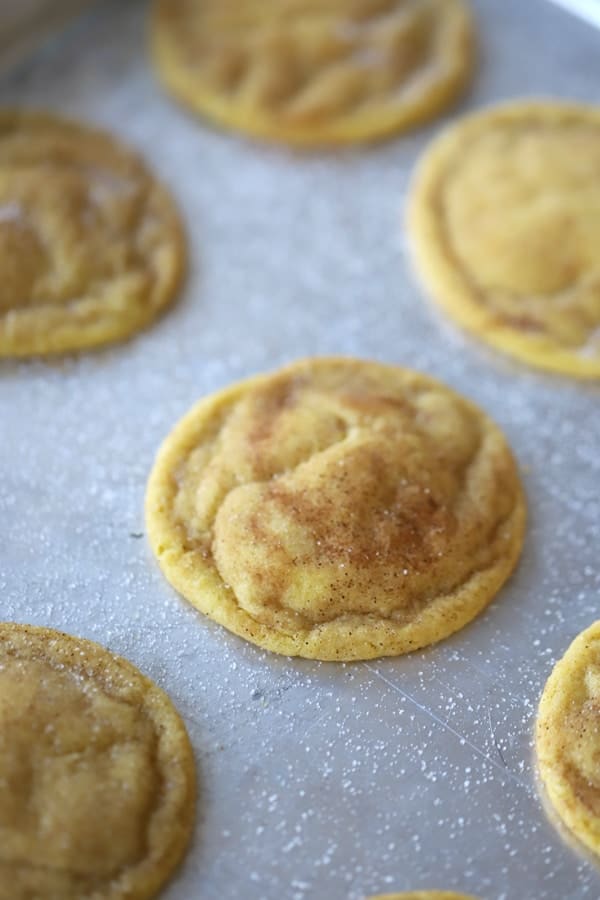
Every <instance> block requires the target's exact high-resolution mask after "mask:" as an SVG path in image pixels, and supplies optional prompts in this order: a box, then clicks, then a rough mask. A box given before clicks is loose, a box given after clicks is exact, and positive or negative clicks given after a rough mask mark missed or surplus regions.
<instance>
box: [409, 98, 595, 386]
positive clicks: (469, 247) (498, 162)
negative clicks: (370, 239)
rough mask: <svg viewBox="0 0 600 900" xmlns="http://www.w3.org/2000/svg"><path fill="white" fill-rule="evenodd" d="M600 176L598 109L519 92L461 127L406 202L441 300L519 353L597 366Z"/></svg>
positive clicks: (556, 364) (430, 158)
mask: <svg viewBox="0 0 600 900" xmlns="http://www.w3.org/2000/svg"><path fill="white" fill-rule="evenodd" d="M599 175H600V108H596V107H591V106H583V105H575V104H565V103H552V102H550V101H548V102H519V103H511V104H507V105H504V106H500V107H496V108H493V107H492V108H491V109H489V110H486V111H484V112H482V113H478V114H476V115H474V116H469V117H468V118H465V119H464V120H463V121H461V122H459V123H458V124H457V125H454V126H453V127H452V128H451V129H449V130H448V131H447V132H446V133H444V134H443V135H442V136H441V137H440V138H438V139H437V140H436V141H435V142H434V143H433V145H432V146H431V148H430V149H429V150H428V151H427V152H426V154H425V156H424V158H423V160H422V162H421V163H420V164H419V166H418V168H417V174H416V177H415V181H414V185H413V189H412V196H411V201H410V206H409V230H410V232H411V236H412V239H413V249H414V252H415V260H416V264H417V269H418V270H419V272H420V274H421V275H422V277H423V279H424V282H425V284H426V286H427V287H428V288H429V290H430V291H431V293H432V296H433V298H434V299H435V300H436V301H437V302H438V303H439V304H440V305H441V306H442V307H443V308H444V309H445V310H447V312H448V313H449V314H450V315H451V316H452V317H453V318H454V319H455V320H456V321H457V322H458V323H459V324H460V325H462V326H463V327H465V328H467V329H468V330H470V331H472V332H474V333H475V334H476V335H477V336H479V337H480V338H482V339H483V340H485V341H487V342H489V343H490V344H492V345H493V346H495V347H497V348H498V349H500V350H503V351H504V352H506V353H509V354H511V355H512V356H515V357H517V358H519V359H521V360H523V361H525V362H527V363H530V364H532V365H534V366H538V367H540V368H544V369H551V370H555V371H558V372H563V373H564V374H568V375H573V376H577V377H582V378H592V377H598V376H600V257H599V255H598V247H599V246H600V177H599Z"/></svg>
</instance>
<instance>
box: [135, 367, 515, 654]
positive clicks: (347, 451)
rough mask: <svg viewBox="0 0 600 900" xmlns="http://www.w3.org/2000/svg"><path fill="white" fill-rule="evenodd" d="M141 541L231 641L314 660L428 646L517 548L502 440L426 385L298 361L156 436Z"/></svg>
mask: <svg viewBox="0 0 600 900" xmlns="http://www.w3.org/2000/svg"><path fill="white" fill-rule="evenodd" d="M146 511H147V525H148V535H149V539H150V542H151V545H152V548H153V550H154V552H155V553H156V555H157V557H158V560H159V563H160V566H161V568H162V570H163V572H164V573H165V575H166V577H167V578H168V579H169V581H170V582H171V584H172V585H173V586H174V587H175V588H177V590H179V591H180V592H181V593H182V594H183V595H184V596H185V597H186V598H187V599H188V600H189V601H190V602H191V603H193V604H194V605H195V606H197V607H198V609H200V610H201V611H202V612H204V613H206V614H207V615H209V616H210V617H211V618H213V619H215V620H216V621H217V622H220V623H221V624H222V625H225V626H226V627H227V628H229V629H230V630H231V631H234V632H235V633H236V634H239V635H241V636H242V637H244V638H246V639H248V640H250V641H252V642H254V643H256V644H259V645H260V646H261V647H265V648H267V649H269V650H274V651H275V652H278V653H284V654H289V655H298V656H306V657H314V658H318V659H332V660H350V659H369V658H372V657H376V656H386V655H395V654H399V653H406V652H408V651H410V650H415V649H416V648H418V647H423V646H425V645H426V644H430V643H432V642H434V641H439V640H441V639H442V638H444V637H446V636H447V635H449V634H451V633H452V632H453V631H456V630H457V629H459V628H461V627H462V626H463V625H465V623H466V622H468V621H469V620H470V619H472V618H473V616H475V615H476V614H477V613H478V612H479V611H480V610H481V609H483V607H484V606H485V605H486V604H487V603H489V602H490V600H491V599H492V597H493V596H494V594H495V593H496V592H497V591H498V589H499V588H500V587H501V585H502V584H503V583H504V581H505V580H506V579H507V578H508V576H509V575H510V573H511V571H512V569H513V568H514V566H515V564H516V561H517V558H518V556H519V553H520V550H521V545H522V541H523V530H524V521H525V504H524V499H523V494H522V491H521V486H520V482H519V477H518V474H517V470H516V467H515V463H514V461H513V458H512V455H511V453H510V450H509V448H508V446H507V444H506V441H505V439H504V437H503V436H502V434H501V433H500V431H499V430H498V428H497V427H496V426H495V425H494V424H493V422H491V421H490V419H488V418H487V416H485V415H484V414H483V413H482V412H481V411H480V410H479V409H478V408H477V407H475V406H474V405H473V404H471V403H469V402H468V401H466V400H464V399H463V398H462V397H460V396H458V395H457V394H455V393H454V392H453V391H451V390H450V389H449V388H447V387H445V386H444V385H442V384H440V383H438V382H436V381H433V380H432V379H431V378H428V377H426V376H424V375H419V374H417V373H415V372H409V371H407V370H404V369H400V368H396V367H394V366H385V365H380V364H378V363H369V362H362V361H360V360H353V359H342V358H332V359H328V358H324V359H307V360H303V361H300V362H296V363H294V364H293V365H290V366H288V367H287V368H285V369H282V370H280V371H278V372H275V373H273V374H270V375H265V376H262V377H257V378H252V379H250V380H248V381H243V382H241V383H239V384H235V385H233V386H232V387H230V388H228V389H226V390H223V391H220V392H219V393H217V394H214V395H213V396H211V397H208V398H206V399H205V400H202V401H201V402H200V403H199V404H198V405H197V406H196V407H195V408H193V409H192V410H191V412H190V413H189V414H188V415H187V416H185V418H184V419H183V420H182V421H181V422H180V423H179V424H178V425H177V426H176V427H175V429H174V431H173V432H172V433H171V434H170V435H169V437H168V438H167V439H166V441H165V443H164V444H163V446H162V448H161V450H160V452H159V454H158V458H157V460H156V463H155V466H154V469H153V472H152V474H151V477H150V481H149V486H148V493H147V502H146Z"/></svg>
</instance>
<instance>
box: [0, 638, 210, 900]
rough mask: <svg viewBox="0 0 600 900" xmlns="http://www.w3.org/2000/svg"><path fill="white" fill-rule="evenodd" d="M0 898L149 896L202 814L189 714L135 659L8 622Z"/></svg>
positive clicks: (2, 653) (0, 736)
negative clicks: (185, 718) (184, 716)
mask: <svg viewBox="0 0 600 900" xmlns="http://www.w3.org/2000/svg"><path fill="white" fill-rule="evenodd" d="M0 783H2V803H1V804H0V900H31V898H34V897H43V898H44V900H86V898H90V900H125V898H127V900H143V898H149V897H154V896H155V895H156V893H157V891H158V889H159V888H160V886H161V885H162V884H163V883H164V882H165V881H166V880H167V878H168V877H169V875H170V874H171V872H172V871H173V869H174V868H175V867H176V866H177V864H178V863H179V861H180V859H181V857H182V855H183V853H184V851H185V848H186V845H187V843H188V841H189V837H190V833H191V830H192V826H193V819H194V802H195V774H194V760H193V755H192V750H191V747H190V744H189V740H188V737H187V733H186V730H185V727H184V725H183V722H182V721H181V719H180V717H179V715H178V714H177V712H176V710H175V709H174V707H173V706H172V704H171V701H170V700H169V698H168V697H167V695H166V694H165V693H163V691H161V690H160V689H159V688H158V687H156V685H154V684H153V683H152V682H151V681H149V680H148V679H147V678H145V677H144V676H143V675H142V674H141V672H139V671H138V670H137V669H136V668H135V667H134V666H133V665H132V664H131V663H129V662H127V661H126V660H124V659H122V658H120V657H117V656H115V655H113V654H112V653H110V652H109V651H108V650H105V649H104V648H103V647H100V646H99V645H98V644H94V643H91V642H90V641H86V640H83V639H80V638H74V637H71V636H69V635H66V634H62V633H61V632H58V631H53V630H51V629H49V628H38V627H32V626H27V625H17V624H9V623H5V624H0Z"/></svg>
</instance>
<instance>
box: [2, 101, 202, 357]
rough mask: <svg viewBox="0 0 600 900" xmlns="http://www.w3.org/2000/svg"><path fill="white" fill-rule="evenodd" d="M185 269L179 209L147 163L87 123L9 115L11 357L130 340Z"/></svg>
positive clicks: (6, 299) (7, 340)
mask: <svg viewBox="0 0 600 900" xmlns="http://www.w3.org/2000/svg"><path fill="white" fill-rule="evenodd" d="M183 264H184V241H183V232H182V228H181V224H180V221H179V217H178V214H177V211H176V209H175V207H174V204H173V201H172V200H171V198H170V196H169V195H168V194H167V192H166V191H165V189H164V188H163V187H162V186H161V185H160V184H159V183H158V182H157V181H156V180H155V178H154V176H153V175H152V174H151V173H150V172H149V171H148V169H147V168H146V166H145V165H144V164H143V162H142V161H141V159H140V158H139V157H137V156H136V155H135V154H134V153H132V152H131V151H130V150H128V149H126V148H125V147H123V146H121V145H120V144H119V143H117V142H116V141H115V140H114V139H113V138H112V137H111V136H110V135H108V134H105V133H103V132H99V131H95V130H92V129H90V128H87V127H84V126H82V125H78V124H76V123H75V122H70V121H66V120H64V119H60V118H58V117H56V116H51V115H46V114H44V113H37V112H25V111H3V112H0V356H29V355H32V354H47V353H61V352H65V351H69V350H77V349H82V348H85V347H92V346H95V345H98V344H104V343H107V342H111V341H116V340H120V339H122V338H125V337H128V336H130V335H131V334H133V333H134V332H136V331H138V330H139V329H141V328H142V327H144V326H145V325H147V324H148V323H149V322H150V321H151V320H152V319H154V318H155V317H156V316H157V315H158V314H159V313H160V312H161V311H162V309H163V308H164V307H165V306H166V305H167V304H168V303H169V302H170V301H171V299H172V298H173V295H174V293H175V291H176V289H177V287H178V285H179V282H180V280H181V275H182V271H183Z"/></svg>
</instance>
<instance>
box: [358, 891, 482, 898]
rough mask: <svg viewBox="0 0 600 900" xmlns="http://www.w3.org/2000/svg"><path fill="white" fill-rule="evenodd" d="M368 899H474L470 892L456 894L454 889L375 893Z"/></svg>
mask: <svg viewBox="0 0 600 900" xmlns="http://www.w3.org/2000/svg"><path fill="white" fill-rule="evenodd" d="M368 900H476V898H475V897H472V896H471V895H470V894H456V893H455V892H454V891H408V893H402V894H377V895H376V896H374V897H369V898H368Z"/></svg>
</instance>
